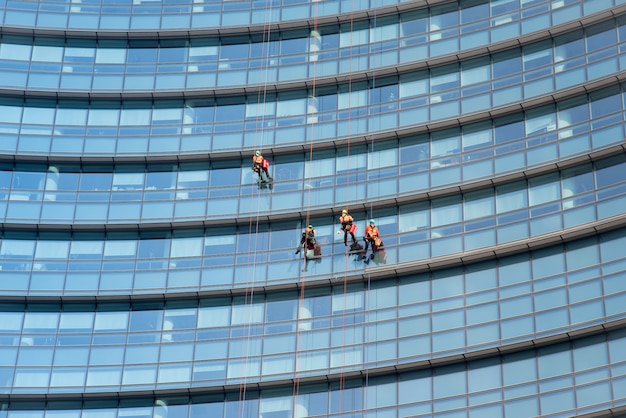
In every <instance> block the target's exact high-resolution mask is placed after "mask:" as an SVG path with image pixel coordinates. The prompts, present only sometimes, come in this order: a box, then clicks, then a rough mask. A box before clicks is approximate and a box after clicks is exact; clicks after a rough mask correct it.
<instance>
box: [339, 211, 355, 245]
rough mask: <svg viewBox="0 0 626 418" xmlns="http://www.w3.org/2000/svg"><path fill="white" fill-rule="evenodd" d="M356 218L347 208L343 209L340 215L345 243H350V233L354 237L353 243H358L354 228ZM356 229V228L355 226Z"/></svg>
mask: <svg viewBox="0 0 626 418" xmlns="http://www.w3.org/2000/svg"><path fill="white" fill-rule="evenodd" d="M353 222H354V218H353V217H352V216H350V214H349V213H348V211H347V210H346V209H344V210H342V211H341V216H340V217H339V223H340V224H341V230H342V231H343V245H348V233H349V234H350V236H351V237H352V243H353V244H356V238H355V237H354V231H353V230H352V226H353ZM355 229H356V228H355Z"/></svg>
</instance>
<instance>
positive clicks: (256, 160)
mask: <svg viewBox="0 0 626 418" xmlns="http://www.w3.org/2000/svg"><path fill="white" fill-rule="evenodd" d="M252 163H253V164H261V163H263V156H262V155H253V156H252Z"/></svg>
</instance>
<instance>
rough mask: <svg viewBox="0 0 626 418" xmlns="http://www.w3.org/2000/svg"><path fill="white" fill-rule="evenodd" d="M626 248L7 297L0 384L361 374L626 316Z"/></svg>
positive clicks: (564, 248) (574, 246)
mask: <svg viewBox="0 0 626 418" xmlns="http://www.w3.org/2000/svg"><path fill="white" fill-rule="evenodd" d="M625 244H626V229H622V230H618V231H614V232H611V233H605V234H602V235H600V236H597V237H590V238H585V239H582V240H578V241H573V242H571V243H568V244H566V245H558V246H553V247H549V248H546V249H541V250H537V251H532V252H530V253H526V254H522V255H516V256H509V257H503V258H500V259H498V260H494V261H488V262H482V263H478V264H473V265H469V266H465V267H463V268H453V269H446V270H441V271H437V272H434V273H429V274H419V275H411V276H405V277H402V278H400V279H398V280H385V281H380V282H372V283H359V284H354V285H350V286H349V287H347V288H344V287H343V285H341V284H339V285H337V286H333V287H330V286H329V287H328V288H324V289H320V288H318V289H307V290H306V291H303V292H304V293H303V294H300V295H299V294H297V293H296V292H286V293H279V294H268V295H263V294H258V295H257V294H255V295H248V296H245V297H243V296H242V297H234V298H231V297H224V298H218V299H204V300H203V299H200V300H199V301H198V300H194V301H189V302H185V301H171V302H170V301H166V302H165V305H164V304H163V302H143V303H142V302H141V301H138V302H135V303H134V304H133V305H132V306H131V305H130V304H128V303H115V304H111V303H109V304H102V305H90V304H88V303H86V304H81V305H72V304H65V305H62V306H61V305H59V304H54V303H51V304H49V305H45V304H28V305H26V306H24V305H18V304H10V303H3V304H2V308H3V309H2V310H3V312H1V313H0V393H20V392H28V393H33V392H38V391H46V392H47V391H48V390H49V389H51V388H54V389H55V390H57V391H67V392H75V391H78V392H82V391H83V390H85V387H87V390H89V391H117V390H149V389H167V388H176V387H190V385H191V387H195V386H207V385H223V384H239V383H241V382H242V381H244V382H248V383H249V382H253V381H272V380H280V379H292V378H294V370H295V371H296V372H295V375H296V376H299V377H304V376H316V375H326V374H328V373H340V372H345V371H350V370H363V369H368V368H371V367H383V366H390V365H395V364H399V363H407V362H414V361H423V360H428V359H432V358H436V357H441V356H447V355H454V354H460V353H466V352H471V351H475V350H480V349H485V348H489V347H497V346H502V345H506V344H511V343H515V342H522V341H527V340H530V339H536V338H541V337H545V336H549V335H554V334H557V333H562V332H568V331H571V330H575V329H581V328H584V327H587V326H590V325H593V324H598V323H602V322H606V321H611V320H616V319H621V318H624V317H626V313H625V312H624V310H623V306H624V303H626V280H625V278H626V257H625V255H624V253H623V251H622V250H621V249H622V248H623V247H622V245H625ZM554 348H555V347H551V348H550V350H553V349H554ZM492 360H493V359H492ZM612 361H613V362H616V361H617V359H616V358H612ZM577 369H580V368H578V367H577ZM580 371H581V372H582V370H580ZM540 378H541V377H540ZM535 379H536V378H533V379H530V380H531V381H532V384H533V385H536V382H535ZM500 386H501V385H500V384H496V386H495V387H498V388H499V387H500ZM435 397H437V396H435ZM426 399H430V396H429V397H427V398H426Z"/></svg>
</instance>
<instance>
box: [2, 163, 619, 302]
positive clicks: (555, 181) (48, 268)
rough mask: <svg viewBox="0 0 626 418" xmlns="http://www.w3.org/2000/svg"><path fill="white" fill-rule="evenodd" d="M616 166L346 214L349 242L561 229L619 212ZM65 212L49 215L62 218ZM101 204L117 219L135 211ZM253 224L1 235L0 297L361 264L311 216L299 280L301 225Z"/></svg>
mask: <svg viewBox="0 0 626 418" xmlns="http://www.w3.org/2000/svg"><path fill="white" fill-rule="evenodd" d="M624 170H626V154H620V155H617V156H614V157H610V158H607V159H604V160H599V161H596V162H594V163H593V164H591V163H588V164H585V165H581V166H577V167H574V168H569V169H564V170H561V171H557V172H551V173H548V174H545V175H541V176H538V177H534V178H528V179H523V180H519V181H516V182H512V183H507V184H503V185H500V186H496V187H490V188H486V189H482V190H477V191H470V192H465V193H462V194H458V195H456V196H450V197H443V198H436V199H432V200H430V201H425V202H418V203H414V204H408V205H405V206H400V207H398V208H395V207H394V208H386V209H378V210H376V211H375V213H368V214H367V215H368V217H367V218H365V216H364V215H366V214H363V213H354V216H355V220H356V222H355V223H356V225H357V228H358V229H357V232H356V236H357V237H359V238H361V237H362V236H363V231H364V228H365V224H366V221H367V219H368V218H375V220H376V223H377V226H378V228H379V230H380V233H381V237H382V239H383V242H384V244H385V251H384V253H377V255H379V256H380V257H375V258H374V263H372V264H371V265H381V264H383V263H389V264H395V263H403V262H412V261H415V260H416V259H427V258H429V257H437V256H449V255H451V254H455V253H461V252H463V251H469V250H476V249H479V248H484V247H488V246H492V245H498V244H505V243H510V242H513V241H516V240H522V239H527V238H530V237H535V236H540V235H543V234H546V233H550V232H556V231H561V230H563V229H566V228H572V227H576V226H580V225H584V224H587V223H591V222H596V221H599V220H602V219H607V218H610V217H613V216H619V215H622V214H623V212H624V211H623V208H624V205H625V204H626V178H625V177H624V175H623V173H624ZM211 202H212V201H211V200H209V204H212V203H211ZM25 203H26V202H25ZM44 203H45V202H44ZM52 203H54V202H52ZM203 204H204V203H203ZM74 205H75V204H74V203H71V204H68V207H64V206H59V207H56V210H57V211H59V210H60V211H69V210H71V208H73V207H74ZM102 207H103V208H104V209H105V210H106V209H107V208H108V210H109V211H115V210H119V211H124V212H128V211H130V210H132V208H133V206H132V205H131V204H120V205H112V206H110V207H109V206H108V204H103V205H102ZM37 208H39V206H37ZM59 208H60V209H59ZM97 208H98V206H96V205H92V206H89V205H87V206H83V205H81V204H80V203H79V204H78V205H77V210H82V209H85V210H88V211H89V212H90V213H92V214H94V215H93V216H95V217H97V216H98V211H97ZM29 210H30V207H29V206H20V211H21V212H22V216H24V217H25V218H29V219H36V216H31V215H32V214H31V213H30V212H29ZM337 216H338V215H337ZM105 217H106V216H102V218H105ZM255 222H256V221H255V219H254V218H251V219H250V222H249V224H248V223H247V222H243V223H242V225H241V226H239V227H232V228H226V227H222V228H207V229H196V230H187V229H185V230H181V231H176V230H174V231H173V232H171V231H165V232H158V231H145V232H136V231H135V232H108V233H106V234H105V233H95V232H93V233H86V232H84V233H81V232H78V231H76V232H73V233H71V232H62V231H59V232H39V234H37V233H36V232H17V231H6V232H5V233H4V234H3V236H2V244H1V246H0V268H1V269H2V277H3V278H4V280H3V283H2V291H3V293H4V294H20V295H21V294H24V293H25V292H28V293H30V294H60V293H64V294H76V293H85V292H87V293H89V292H92V293H93V292H96V293H102V294H107V293H128V292H131V293H137V292H146V291H149V292H161V291H164V290H167V291H170V292H174V291H197V290H210V289H218V288H232V287H238V288H242V287H244V286H249V285H251V284H254V285H268V284H269V285H271V284H278V283H287V282H293V281H295V280H299V278H298V277H300V276H301V275H302V274H304V275H306V276H307V277H308V278H309V279H319V278H326V277H337V276H338V275H343V274H345V273H346V272H361V271H363V268H364V267H366V264H364V263H363V261H362V260H361V259H360V254H359V253H357V254H352V253H346V247H344V243H343V235H341V234H337V233H336V232H337V230H338V229H339V224H338V219H334V218H332V217H329V216H327V217H318V218H313V219H311V220H310V222H311V223H312V224H313V225H314V227H315V229H316V238H317V242H318V244H320V246H321V249H322V252H323V257H322V258H321V259H318V260H316V261H315V262H309V263H306V264H305V272H306V273H301V272H300V269H301V268H302V267H303V266H302V264H301V259H300V256H297V255H295V254H294V250H295V248H296V247H297V245H298V242H299V241H300V233H301V229H300V228H301V224H300V221H285V222H275V223H272V224H271V225H270V224H265V223H264V224H262V225H258V224H256V225H255ZM367 255H369V254H367ZM233 266H235V267H233Z"/></svg>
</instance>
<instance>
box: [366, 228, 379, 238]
mask: <svg viewBox="0 0 626 418" xmlns="http://www.w3.org/2000/svg"><path fill="white" fill-rule="evenodd" d="M365 236H366V237H367V238H370V239H374V238H375V237H377V236H378V228H376V227H375V226H372V225H368V226H367V228H365Z"/></svg>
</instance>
